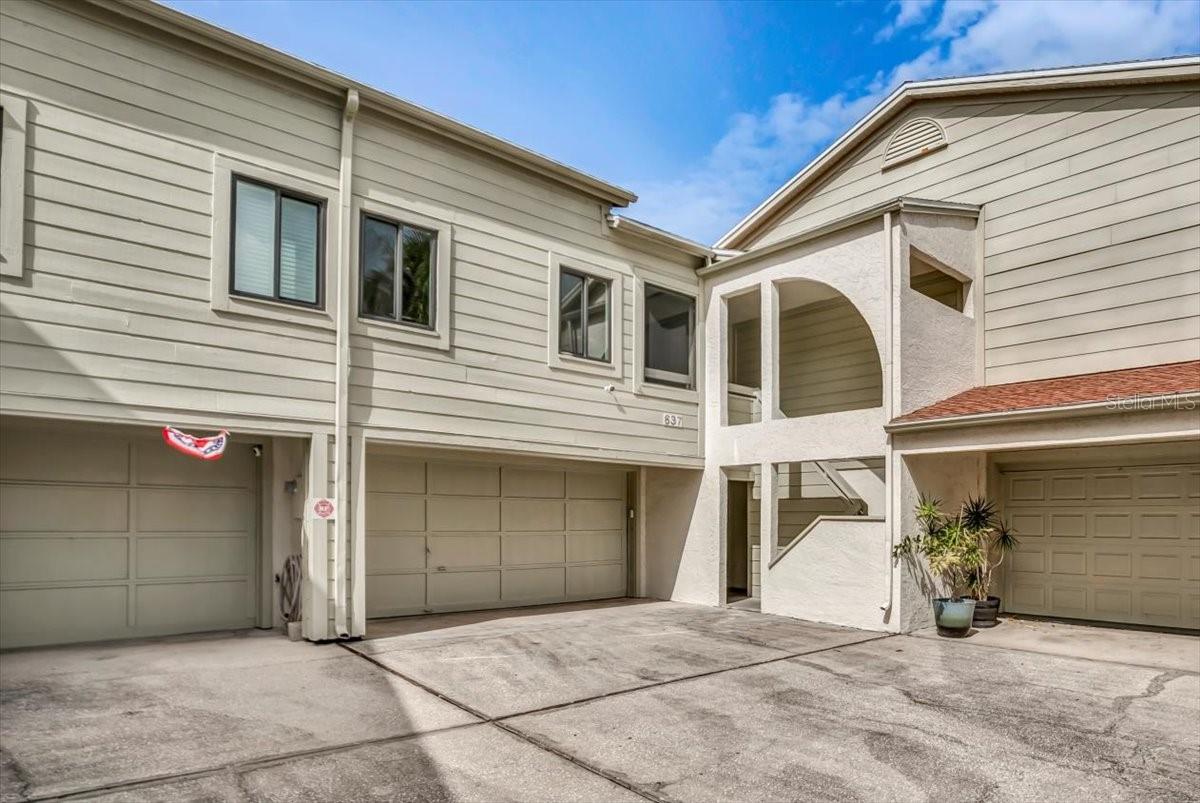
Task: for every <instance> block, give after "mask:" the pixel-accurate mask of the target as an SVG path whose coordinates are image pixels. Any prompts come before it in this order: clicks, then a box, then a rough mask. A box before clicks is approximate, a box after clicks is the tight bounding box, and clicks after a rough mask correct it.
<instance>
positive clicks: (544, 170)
mask: <svg viewBox="0 0 1200 803" xmlns="http://www.w3.org/2000/svg"><path fill="white" fill-rule="evenodd" d="M87 2H88V3H89V4H91V5H92V6H95V7H96V8H99V9H102V10H103V11H105V12H107V13H109V14H112V15H113V16H116V17H123V18H126V19H131V20H136V21H137V22H141V23H143V24H145V25H149V26H151V27H153V28H156V29H158V30H160V31H166V32H168V33H171V34H174V35H175V36H178V37H181V38H183V39H186V40H188V41H191V42H195V43H198V44H200V45H203V46H204V47H206V48H209V49H211V50H214V51H216V52H218V53H222V54H225V55H227V56H233V57H235V58H238V59H240V60H241V61H243V62H246V63H249V64H251V65H253V66H255V67H258V68H260V69H264V70H267V71H269V72H272V73H274V74H275V75H276V76H277V77H280V78H283V79H286V80H289V81H299V82H301V83H304V84H308V85H310V86H314V87H316V88H318V89H321V90H324V91H327V92H330V93H332V94H335V95H338V96H340V97H342V98H345V96H346V93H347V92H348V91H349V90H351V89H353V90H355V91H357V92H358V94H359V98H360V102H361V103H362V105H363V106H364V107H367V108H370V109H373V110H375V111H377V112H382V113H383V114H386V115H390V116H392V117H396V118H399V119H400V120H402V121H403V122H405V123H408V124H409V125H414V126H417V127H418V128H423V129H425V130H427V131H432V132H434V133H437V134H440V135H441V136H444V137H446V138H447V139H451V140H454V141H456V142H459V143H462V144H465V145H468V146H470V147H473V148H475V149H476V150H479V151H482V152H484V153H487V154H488V155H490V156H493V157H495V158H497V159H500V160H501V161H505V162H508V163H510V164H514V165H517V166H518V167H522V168H524V169H526V170H529V171H531V172H533V173H536V174H539V175H541V176H544V177H546V178H549V179H552V180H554V181H556V182H558V183H560V184H564V185H566V186H568V187H570V188H571V189H574V190H576V191H578V192H581V193H583V194H585V195H588V196H590V197H593V198H596V199H597V200H600V201H603V202H605V203H607V204H610V205H611V206H628V205H629V204H631V203H633V202H634V201H636V200H637V195H636V194H635V193H634V192H633V191H631V190H627V189H625V188H624V187H619V186H617V185H615V184H610V183H608V182H607V181H604V180H602V179H599V178H596V177H595V176H592V175H590V174H588V173H585V172H583V171H581V170H576V169H575V168H573V167H570V166H569V165H565V164H563V163H562V162H559V161H556V160H554V159H551V158H550V157H548V156H543V155H542V154H540V153H536V152H534V151H531V150H529V149H528V148H524V147H522V146H520V145H517V144H514V143H512V142H509V141H508V140H506V139H502V138H500V137H497V136H495V135H493V134H488V133H486V132H484V131H481V130H479V129H478V128H474V127H472V126H469V125H467V124H466V123H460V122H459V121H457V120H454V119H452V118H450V117H447V116H445V115H443V114H438V113H437V112H435V111H433V110H431V109H426V108H425V107H424V106H418V105H417V104H415V103H411V102H409V101H406V100H404V99H402V98H399V97H396V96H395V95H392V94H391V93H388V92H384V91H383V90H380V89H376V88H375V87H372V86H369V85H367V84H364V83H362V82H360V81H355V80H354V79H353V78H348V77H346V76H344V75H341V74H339V73H336V72H334V71H332V70H328V69H326V68H324V67H321V66H320V65H317V64H313V63H312V62H310V61H304V60H303V59H299V58H297V57H295V56H292V55H289V54H287V53H284V52H283V51H281V50H276V49H275V48H273V47H268V46H267V45H264V44H262V43H260V42H256V41H254V40H253V39H249V38H247V37H245V36H241V35H239V34H236V33H233V32H232V31H229V30H226V29H225V28H221V27H220V26H217V25H213V24H211V23H208V22H205V21H204V20H201V19H199V18H197V17H193V16H191V15H190V14H185V13H183V12H182V11H176V10H175V9H173V8H168V7H167V6H164V5H161V4H159V3H157V2H153V0H87Z"/></svg>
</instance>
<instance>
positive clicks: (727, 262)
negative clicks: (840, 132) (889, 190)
mask: <svg viewBox="0 0 1200 803" xmlns="http://www.w3.org/2000/svg"><path fill="white" fill-rule="evenodd" d="M889 212H920V213H924V214H930V215H954V216H958V217H969V218H977V217H979V206H977V205H976V204H960V203H953V202H951V201H933V200H929V199H926V198H910V197H900V198H893V199H892V200H890V201H884V202H883V203H878V204H875V205H874V206H869V207H867V208H866V209H863V210H860V211H858V212H851V213H850V214H848V215H844V216H842V217H840V218H837V219H835V220H831V221H829V222H828V223H822V224H821V225H819V226H814V227H813V228H811V229H805V230H804V231H801V232H798V233H796V234H793V235H792V236H790V237H785V238H783V239H782V240H779V241H778V242H774V243H771V244H770V245H764V246H763V247H761V248H755V249H753V250H751V251H743V252H738V254H737V256H732V257H729V258H728V259H723V260H721V261H720V262H716V263H714V264H712V265H709V266H707V267H704V268H701V269H700V270H698V271H696V272H697V273H698V274H700V275H701V276H713V275H715V274H717V273H720V272H722V271H724V270H726V269H728V268H732V267H736V266H738V265H742V264H743V263H747V262H751V261H753V260H755V259H758V258H760V257H764V256H769V255H770V254H775V253H778V252H780V251H785V250H787V249H789V248H793V247H795V246H797V245H800V244H801V243H806V242H808V241H810V240H816V239H818V238H820V237H824V236H826V235H828V234H833V233H834V232H837V231H841V230H842V229H848V228H850V227H851V226H856V225H858V224H859V223H865V222H867V221H868V220H874V219H875V218H877V217H880V216H882V215H886V214H888V213H889Z"/></svg>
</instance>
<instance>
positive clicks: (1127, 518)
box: [1092, 513, 1133, 539]
mask: <svg viewBox="0 0 1200 803" xmlns="http://www.w3.org/2000/svg"><path fill="white" fill-rule="evenodd" d="M1092 533H1093V534H1094V535H1095V536H1096V537H1097V538H1126V539H1127V538H1133V516H1132V515H1130V514H1129V513H1097V514H1095V516H1094V517H1093V519H1092Z"/></svg>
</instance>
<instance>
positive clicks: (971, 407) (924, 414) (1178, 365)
mask: <svg viewBox="0 0 1200 803" xmlns="http://www.w3.org/2000/svg"><path fill="white" fill-rule="evenodd" d="M1198 391H1200V360H1192V361H1190V362H1175V363H1169V364H1167V365H1151V366H1148V367H1146V368H1127V369H1125V370H1123V371H1103V372H1101V373H1097V374H1079V375H1078V376H1063V377H1055V378H1053V379H1037V380H1034V381H1032V382H1012V383H1009V384H1007V385H983V386H981V387H977V388H971V389H970V390H967V391H963V392H962V393H959V394H957V395H955V396H951V397H950V398H948V399H942V400H941V401H939V402H935V403H933V404H931V405H929V406H928V407H922V408H920V409H919V410H913V411H912V412H911V413H908V414H907V415H902V416H900V417H899V418H896V419H893V421H892V423H893V424H903V423H908V422H911V421H932V420H935V419H939V418H957V417H959V416H967V415H985V414H987V413H1007V412H1015V411H1018V410H1035V409H1043V408H1046V407H1063V406H1066V405H1074V404H1087V403H1089V402H1105V401H1114V400H1117V399H1128V398H1132V397H1141V396H1164V395H1174V394H1177V393H1189V392H1191V393H1194V392H1198Z"/></svg>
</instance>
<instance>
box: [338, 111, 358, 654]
mask: <svg viewBox="0 0 1200 803" xmlns="http://www.w3.org/2000/svg"><path fill="white" fill-rule="evenodd" d="M357 114H358V90H356V89H349V90H347V91H346V108H345V113H344V114H343V115H342V143H341V167H340V177H339V178H340V181H339V189H338V236H339V239H338V259H337V302H336V304H337V306H336V309H337V319H336V320H337V335H336V340H335V342H336V347H337V355H336V357H335V366H336V368H335V370H336V372H337V376H336V377H335V379H334V422H333V428H334V455H333V474H334V482H335V483H336V487H335V489H334V495H335V498H336V503H337V514H336V516H335V517H334V522H333V526H334V552H333V599H334V614H333V624H334V632H335V633H336V634H337V636H338V637H340V638H345V637H346V636H349V635H350V630H349V628H348V627H347V625H346V601H347V594H348V586H347V583H346V579H347V578H346V572H347V565H346V564H347V561H346V555H347V532H348V529H349V528H348V527H347V524H348V522H349V512H350V507H349V503H350V493H349V490H350V489H349V483H348V480H349V476H350V439H349V423H350V303H351V302H350V270H351V264H350V226H351V222H352V221H351V219H350V201H351V192H352V190H353V167H354V117H355V115H357Z"/></svg>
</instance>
